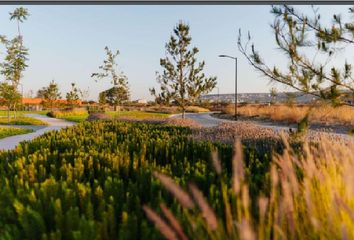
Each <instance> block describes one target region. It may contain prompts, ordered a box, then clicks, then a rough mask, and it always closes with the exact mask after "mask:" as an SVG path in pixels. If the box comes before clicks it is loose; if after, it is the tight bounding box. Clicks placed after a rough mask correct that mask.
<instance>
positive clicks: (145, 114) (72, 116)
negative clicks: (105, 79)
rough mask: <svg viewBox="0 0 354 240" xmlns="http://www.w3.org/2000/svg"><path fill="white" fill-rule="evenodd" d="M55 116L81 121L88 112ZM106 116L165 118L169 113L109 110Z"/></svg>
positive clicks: (141, 118)
mask: <svg viewBox="0 0 354 240" xmlns="http://www.w3.org/2000/svg"><path fill="white" fill-rule="evenodd" d="M54 114H55V115H54V116H55V117H56V118H61V119H65V120H68V121H73V122H83V121H85V120H86V119H87V117H88V116H89V114H88V113H87V112H86V111H72V112H70V111H68V112H60V113H58V112H54ZM106 114H107V115H108V116H110V117H112V118H116V119H121V118H132V119H139V120H143V119H148V118H156V119H163V118H167V117H168V116H169V115H170V114H167V113H155V112H144V111H116V112H115V111H110V112H107V113H106Z"/></svg>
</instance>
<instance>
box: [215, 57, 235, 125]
mask: <svg viewBox="0 0 354 240" xmlns="http://www.w3.org/2000/svg"><path fill="white" fill-rule="evenodd" d="M219 57H223V58H231V59H233V60H235V121H237V57H232V56H229V55H219Z"/></svg>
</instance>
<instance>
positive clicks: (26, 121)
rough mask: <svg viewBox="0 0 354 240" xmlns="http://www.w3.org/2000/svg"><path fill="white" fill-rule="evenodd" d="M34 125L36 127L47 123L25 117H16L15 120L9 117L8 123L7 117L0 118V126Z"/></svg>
mask: <svg viewBox="0 0 354 240" xmlns="http://www.w3.org/2000/svg"><path fill="white" fill-rule="evenodd" d="M7 124H8V125H36V126H42V125H47V123H45V122H43V121H41V120H38V119H35V118H31V117H25V116H23V115H22V116H21V115H20V116H18V117H16V118H14V117H11V118H10V122H9V121H8V119H7V117H4V116H2V117H0V125H7Z"/></svg>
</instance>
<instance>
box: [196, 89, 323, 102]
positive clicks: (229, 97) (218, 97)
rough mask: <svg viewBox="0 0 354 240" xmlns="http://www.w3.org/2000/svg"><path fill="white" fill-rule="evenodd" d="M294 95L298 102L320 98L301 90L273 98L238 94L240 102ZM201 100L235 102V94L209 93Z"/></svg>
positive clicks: (264, 95) (279, 94)
mask: <svg viewBox="0 0 354 240" xmlns="http://www.w3.org/2000/svg"><path fill="white" fill-rule="evenodd" d="M290 95H293V96H294V101H295V102H297V103H308V102H311V101H314V100H316V99H318V98H317V97H314V96H313V95H310V94H303V93H300V92H291V93H288V92H281V93H278V94H277V96H275V97H274V98H272V96H271V95H270V94H269V93H239V94H237V101H238V102H239V103H270V102H272V101H275V102H279V103H280V102H286V101H287V100H288V99H289V96H290ZM200 100H208V101H210V102H230V103H234V102H235V94H234V93H230V94H208V95H203V96H201V97H200Z"/></svg>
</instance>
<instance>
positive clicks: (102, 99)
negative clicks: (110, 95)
mask: <svg viewBox="0 0 354 240" xmlns="http://www.w3.org/2000/svg"><path fill="white" fill-rule="evenodd" d="M106 97H107V95H106V91H103V92H100V93H99V94H98V103H99V104H101V105H105V104H106V103H107V99H106Z"/></svg>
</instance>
